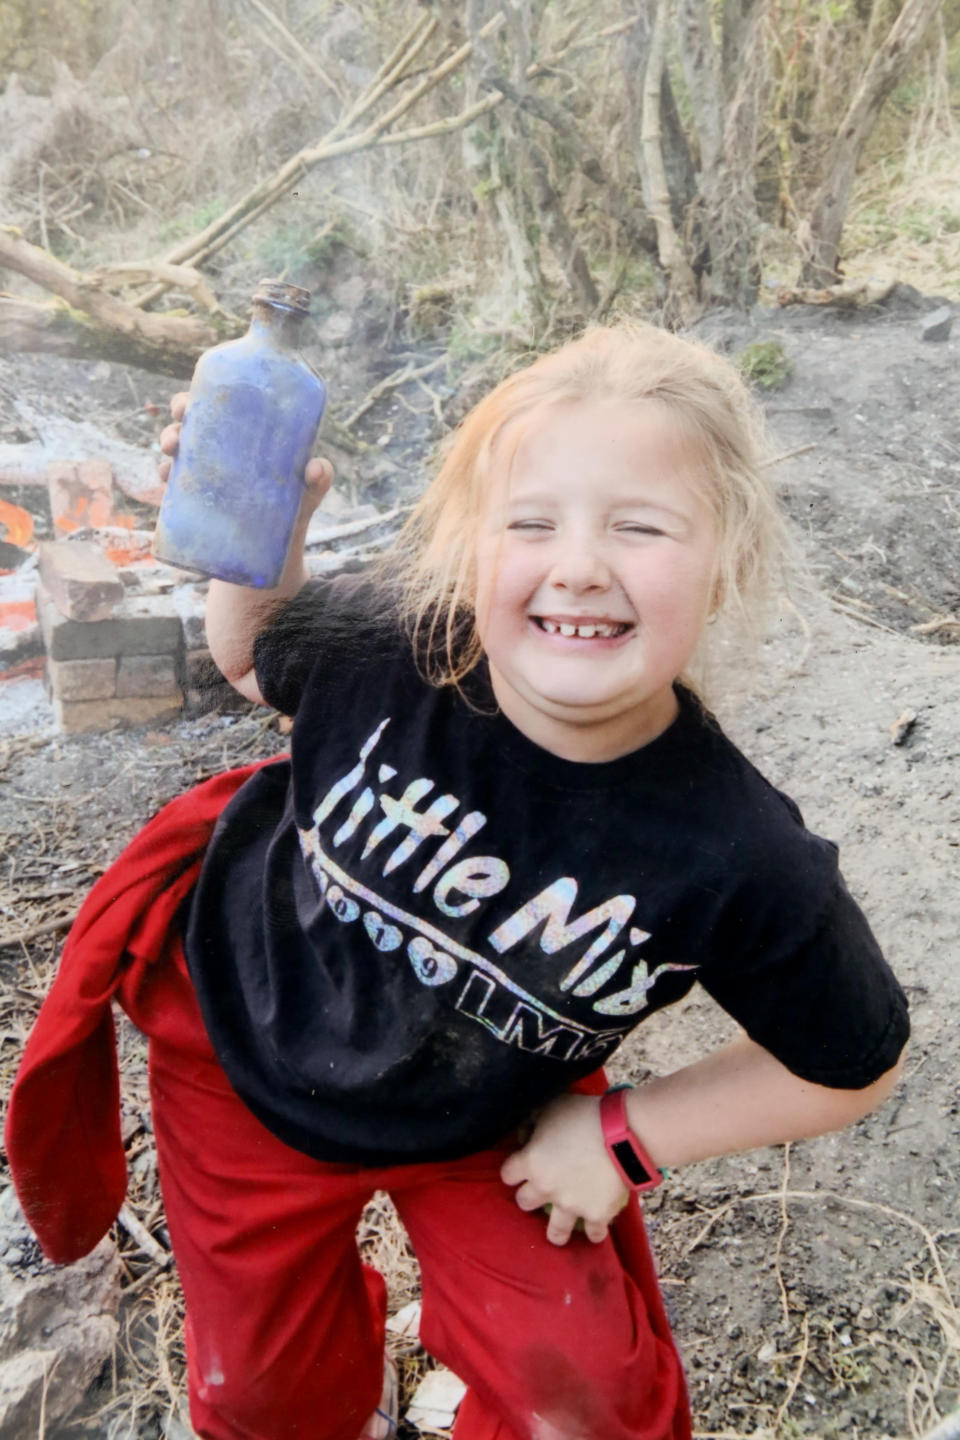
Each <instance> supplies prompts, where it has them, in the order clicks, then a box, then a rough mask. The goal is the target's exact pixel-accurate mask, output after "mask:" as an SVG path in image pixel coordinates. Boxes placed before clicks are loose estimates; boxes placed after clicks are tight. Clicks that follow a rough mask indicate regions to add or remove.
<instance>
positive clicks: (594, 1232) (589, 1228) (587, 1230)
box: [583, 1220, 609, 1245]
mask: <svg viewBox="0 0 960 1440" xmlns="http://www.w3.org/2000/svg"><path fill="white" fill-rule="evenodd" d="M583 1230H584V1234H585V1235H586V1237H587V1239H588V1240H592V1241H593V1243H594V1245H600V1244H602V1243H603V1241H604V1240H606V1238H607V1235H608V1233H609V1230H608V1227H607V1226H606V1225H600V1224H598V1222H597V1221H596V1220H584V1222H583Z"/></svg>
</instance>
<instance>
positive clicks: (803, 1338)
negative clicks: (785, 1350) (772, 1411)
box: [773, 1315, 810, 1435]
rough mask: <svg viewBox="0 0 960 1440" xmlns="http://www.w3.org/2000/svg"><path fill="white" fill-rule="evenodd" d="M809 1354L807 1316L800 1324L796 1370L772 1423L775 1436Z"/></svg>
mask: <svg viewBox="0 0 960 1440" xmlns="http://www.w3.org/2000/svg"><path fill="white" fill-rule="evenodd" d="M809 1354H810V1317H809V1316H808V1315H804V1317H803V1319H802V1320H801V1322H800V1355H799V1358H798V1360H797V1368H796V1370H795V1371H794V1372H793V1377H792V1379H791V1381H790V1384H789V1386H788V1387H787V1393H786V1395H785V1396H784V1397H783V1404H782V1405H781V1406H780V1409H779V1410H778V1411H777V1418H776V1420H775V1421H774V1422H773V1433H774V1434H775V1435H779V1434H780V1427H781V1425H782V1424H783V1422H784V1420H785V1419H786V1415H787V1411H788V1410H789V1409H790V1405H791V1402H792V1401H793V1397H794V1395H796V1393H797V1386H798V1385H799V1384H800V1379H801V1376H802V1375H803V1371H804V1367H805V1366H806V1363H807V1356H808V1355H809Z"/></svg>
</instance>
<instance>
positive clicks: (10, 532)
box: [0, 499, 33, 550]
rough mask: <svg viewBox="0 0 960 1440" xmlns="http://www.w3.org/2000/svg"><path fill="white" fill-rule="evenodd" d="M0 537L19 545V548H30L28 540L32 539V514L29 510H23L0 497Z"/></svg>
mask: <svg viewBox="0 0 960 1440" xmlns="http://www.w3.org/2000/svg"><path fill="white" fill-rule="evenodd" d="M2 532H5V533H2ZM0 539H4V540H7V541H9V543H10V544H11V545H19V547H20V549H21V550H26V549H32V548H33V546H31V544H30V542H31V540H32V539H33V516H32V515H31V514H30V512H29V510H23V509H21V507H20V506H19V505H13V504H11V502H10V501H9V500H2V499H0Z"/></svg>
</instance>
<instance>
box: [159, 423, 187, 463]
mask: <svg viewBox="0 0 960 1440" xmlns="http://www.w3.org/2000/svg"><path fill="white" fill-rule="evenodd" d="M182 428H183V427H182V426H181V425H180V423H179V421H177V423H176V424H174V425H165V426H164V428H163V429H162V430H161V431H160V449H161V450H162V451H163V453H164V455H176V453H177V449H178V447H179V445H180V431H181V429H182ZM160 463H161V465H162V464H163V462H162V461H161V462H160Z"/></svg>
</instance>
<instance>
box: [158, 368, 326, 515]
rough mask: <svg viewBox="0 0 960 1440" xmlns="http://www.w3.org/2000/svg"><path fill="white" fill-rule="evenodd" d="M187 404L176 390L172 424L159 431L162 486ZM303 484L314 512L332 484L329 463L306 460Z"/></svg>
mask: <svg viewBox="0 0 960 1440" xmlns="http://www.w3.org/2000/svg"><path fill="white" fill-rule="evenodd" d="M189 404H190V394H189V391H187V390H178V391H177V393H176V395H174V396H173V398H172V399H171V401H170V414H171V415H172V416H173V424H172V425H167V426H166V427H165V428H164V429H163V430H161V431H160V449H161V450H162V451H163V454H164V455H167V456H169V457H170V458H169V459H167V460H161V461H160V464H159V465H158V467H157V469H158V471H159V474H160V479H161V481H162V483H163V484H164V485H166V483H167V481H168V480H169V479H170V470H171V468H172V466H173V457H174V456H175V455H176V453H177V450H178V449H179V447H180V431H181V430H182V429H183V417H184V415H185V414H186V412H187V406H188V405H189ZM303 484H304V489H305V490H306V492H307V498H308V508H309V509H310V510H315V509H316V508H317V506H318V505H319V504H320V501H321V500H322V499H323V497H324V495H326V493H327V491H328V490H329V489H330V486H331V485H332V484H333V466H332V465H331V464H330V461H329V460H321V459H319V458H317V459H314V460H308V461H307V468H306V470H305V471H304V474H303Z"/></svg>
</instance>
